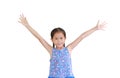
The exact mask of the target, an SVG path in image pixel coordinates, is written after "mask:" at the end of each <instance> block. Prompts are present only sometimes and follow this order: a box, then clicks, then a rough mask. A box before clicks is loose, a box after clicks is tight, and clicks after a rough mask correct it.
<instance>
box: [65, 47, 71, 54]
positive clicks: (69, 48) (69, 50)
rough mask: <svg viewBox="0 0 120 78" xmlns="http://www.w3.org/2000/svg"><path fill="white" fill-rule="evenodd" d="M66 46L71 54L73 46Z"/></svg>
mask: <svg viewBox="0 0 120 78" xmlns="http://www.w3.org/2000/svg"><path fill="white" fill-rule="evenodd" d="M66 48H67V49H68V52H69V53H70V54H71V53H72V49H71V47H70V46H67V47H66Z"/></svg>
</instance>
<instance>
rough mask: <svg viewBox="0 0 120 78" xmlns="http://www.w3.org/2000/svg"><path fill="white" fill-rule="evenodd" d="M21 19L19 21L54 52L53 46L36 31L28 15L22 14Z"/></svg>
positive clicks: (48, 49) (49, 50)
mask: <svg viewBox="0 0 120 78" xmlns="http://www.w3.org/2000/svg"><path fill="white" fill-rule="evenodd" d="M19 19H20V21H18V22H19V23H21V24H22V25H24V26H25V27H26V28H27V29H28V30H29V31H30V32H31V33H32V34H33V35H34V36H35V37H36V38H37V39H38V40H39V41H40V43H41V44H42V45H43V46H44V47H45V48H46V49H47V51H48V52H49V53H50V55H51V52H52V46H50V45H49V44H48V43H47V42H46V41H45V40H44V39H43V38H42V37H41V36H40V35H39V34H38V32H37V31H35V30H34V29H33V28H32V27H31V26H30V25H29V23H28V21H27V19H26V17H24V15H23V14H22V15H20V18H19Z"/></svg>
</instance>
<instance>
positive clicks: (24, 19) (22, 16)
mask: <svg viewBox="0 0 120 78" xmlns="http://www.w3.org/2000/svg"><path fill="white" fill-rule="evenodd" d="M18 22H19V23H21V24H22V25H24V26H28V25H29V23H28V21H27V19H26V17H25V16H24V15H23V14H21V15H20V18H19V21H18Z"/></svg>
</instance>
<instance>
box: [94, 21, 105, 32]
mask: <svg viewBox="0 0 120 78" xmlns="http://www.w3.org/2000/svg"><path fill="white" fill-rule="evenodd" d="M106 24H107V23H106V22H105V21H104V22H102V23H100V21H99V20H98V22H97V25H96V27H97V29H98V30H104V28H105V27H106V26H105V25H106Z"/></svg>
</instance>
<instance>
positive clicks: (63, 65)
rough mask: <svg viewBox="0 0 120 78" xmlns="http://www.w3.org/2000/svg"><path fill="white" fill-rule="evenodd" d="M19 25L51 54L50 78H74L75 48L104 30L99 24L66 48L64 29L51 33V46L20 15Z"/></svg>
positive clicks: (103, 24)
mask: <svg viewBox="0 0 120 78" xmlns="http://www.w3.org/2000/svg"><path fill="white" fill-rule="evenodd" d="M19 19H20V20H19V21H18V22H19V23H21V24H23V25H24V26H25V27H26V28H27V29H28V30H29V31H30V32H31V33H32V34H33V35H34V36H35V37H36V38H37V39H38V40H39V41H40V43H41V44H42V45H43V46H44V47H45V48H46V50H47V51H48V53H49V54H50V57H51V58H50V70H49V76H48V78H74V75H73V72H72V65H71V57H70V55H71V53H72V50H73V49H74V47H76V46H77V44H78V43H79V42H80V41H82V40H83V39H84V38H85V37H87V36H89V35H90V34H92V33H93V32H95V31H96V30H103V28H104V27H105V24H106V23H105V22H104V23H101V24H100V23H99V21H98V22H97V24H96V26H95V27H93V28H91V29H89V30H88V31H86V32H84V33H82V34H81V35H80V36H79V37H78V38H77V39H76V40H74V41H73V42H72V43H70V44H69V45H67V46H65V40H66V33H65V31H64V30H63V29H62V28H55V29H53V30H52V32H51V40H52V42H53V46H51V45H49V44H48V43H47V42H46V41H45V40H44V39H43V38H42V37H41V35H39V34H38V33H37V32H36V31H35V30H34V29H33V28H32V27H31V26H30V25H29V23H28V21H27V19H26V17H24V15H23V14H22V15H20V18H19Z"/></svg>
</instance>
